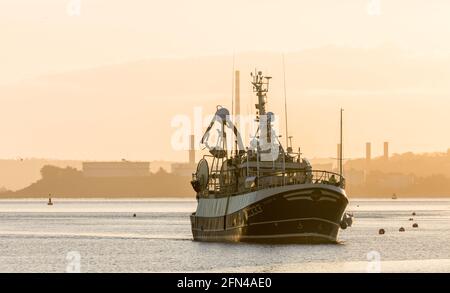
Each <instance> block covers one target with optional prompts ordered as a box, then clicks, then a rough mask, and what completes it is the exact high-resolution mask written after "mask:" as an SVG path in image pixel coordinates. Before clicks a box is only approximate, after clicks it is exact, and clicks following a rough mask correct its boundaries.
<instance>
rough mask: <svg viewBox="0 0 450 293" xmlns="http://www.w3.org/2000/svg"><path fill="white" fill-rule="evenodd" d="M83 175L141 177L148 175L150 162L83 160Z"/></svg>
mask: <svg viewBox="0 0 450 293" xmlns="http://www.w3.org/2000/svg"><path fill="white" fill-rule="evenodd" d="M82 166H83V176H85V177H142V176H149V175H150V162H130V161H126V160H122V161H119V162H83V165H82Z"/></svg>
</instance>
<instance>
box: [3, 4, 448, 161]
mask: <svg viewBox="0 0 450 293" xmlns="http://www.w3.org/2000/svg"><path fill="white" fill-rule="evenodd" d="M77 2H79V3H80V4H81V5H80V7H79V10H78V8H77V6H76V4H77ZM377 3H379V4H380V6H379V7H378V6H377ZM73 5H75V6H73ZM78 12H79V14H78ZM449 19H450V1H448V0H428V1H425V0H389V1H386V0H380V1H377V0H340V1H335V0H328V1H325V0H315V1H301V0H277V1H274V0H273V1H270V0H227V1H218V0H164V1H151V0H129V1H112V0H80V1H77V0H40V1H33V0H28V1H27V0H1V1H0V42H1V43H0V85H4V86H6V90H5V89H1V88H0V102H1V103H2V105H1V107H2V109H3V117H0V121H1V123H2V125H1V126H0V130H2V132H1V133H0V134H1V135H2V140H6V141H8V143H7V144H3V147H2V148H0V157H16V156H22V155H23V156H38V157H53V158H55V157H56V158H62V159H65V158H67V159H69V158H74V159H96V158H101V159H118V158H121V156H122V155H123V154H124V148H126V147H128V148H129V150H128V151H126V152H125V155H128V156H129V157H131V158H133V159H172V158H173V159H178V160H182V159H185V154H182V153H171V152H170V150H167V151H161V149H159V148H156V149H155V150H153V151H152V149H151V147H152V143H151V141H150V139H147V140H146V141H145V142H142V141H136V137H138V136H136V137H129V133H130V132H132V131H133V129H136V128H134V127H135V125H134V124H127V123H128V122H127V120H126V119H125V120H121V121H120V122H121V123H120V125H119V126H117V125H115V124H114V123H115V122H117V121H116V119H118V118H117V117H119V118H122V119H123V118H124V117H132V119H131V120H133V119H137V118H135V117H138V116H139V117H143V118H142V119H143V120H142V121H144V119H146V116H145V115H146V113H145V111H144V109H146V107H149V106H150V105H151V106H152V107H157V108H158V109H160V110H159V112H160V115H164V113H165V115H166V116H164V117H163V116H159V117H160V118H161V119H159V121H164V123H167V124H169V123H170V117H171V115H173V114H174V112H170V111H168V110H167V111H166V110H165V109H166V108H168V107H171V104H169V102H165V101H164V100H163V101H161V100H159V101H158V103H159V104H158V105H155V103H154V100H151V101H152V104H149V103H148V102H149V101H147V102H146V103H141V104H139V103H138V102H136V101H135V102H133V103H134V104H133V107H130V108H124V107H123V105H122V104H117V103H112V104H111V105H109V104H106V106H105V107H107V108H108V110H110V111H111V112H110V113H109V114H108V115H106V114H105V115H103V114H99V113H98V112H94V111H97V109H99V108H93V109H94V110H92V111H93V112H92V113H91V114H92V115H91V116H88V114H85V117H84V118H83V119H85V120H84V121H81V122H80V121H78V120H76V119H80V118H79V117H75V116H73V115H74V114H73V113H72V112H73V111H75V108H70V107H63V106H64V103H65V100H64V99H65V97H60V100H59V101H58V102H57V103H55V102H54V101H46V100H45V99H46V98H47V97H48V96H47V93H40V94H39V95H38V94H36V96H32V95H30V92H32V91H31V90H30V88H29V87H28V88H27V90H23V92H21V90H22V84H21V83H17V82H19V81H24V82H23V83H24V85H29V81H30V80H33V79H34V78H36V77H39V76H43V75H47V74H49V73H53V74H59V73H61V72H71V71H74V70H77V69H83V68H86V69H89V68H95V67H98V66H105V65H109V64H120V63H128V62H132V61H135V60H144V59H149V58H150V59H155V58H156V59H157V58H162V57H164V58H176V59H182V58H188V57H193V56H198V57H201V56H208V55H229V56H231V54H232V53H233V52H237V53H239V52H249V51H272V52H298V51H301V50H303V49H307V48H321V47H324V46H329V45H335V46H338V47H342V48H377V47H380V46H381V47H387V48H389V47H393V48H400V49H401V50H403V51H402V52H403V53H404V54H405V56H413V57H417V56H419V57H421V58H422V57H423V58H425V59H424V60H433V59H435V58H441V59H440V60H444V61H448V60H449V52H450V25H449V23H450V22H449ZM338 56H340V55H338ZM386 56H387V55H386ZM347 57H348V58H349V59H351V58H352V56H347ZM230 60H231V58H230ZM311 60H315V62H317V64H320V63H321V62H323V61H321V59H320V58H319V57H317V56H316V58H315V56H312V58H311ZM422 61H423V60H422ZM239 62H241V63H240V65H243V66H244V64H245V66H244V67H245V69H247V68H251V67H252V66H258V65H259V64H249V63H250V62H246V61H245V60H240V61H239ZM383 62H384V61H383ZM395 62H396V61H395V60H394V63H393V64H392V66H393V67H395V65H396V64H395ZM230 63H231V62H230ZM354 63H355V64H357V61H355V62H354ZM369 63H370V62H369ZM388 63H389V62H387V63H386V64H388ZM355 64H353V65H355ZM420 64H426V63H420ZM447 64H448V63H447ZM309 65H310V66H311V67H309V68H308V69H309V70H311V69H314V68H315V64H314V63H313V62H312V63H311V64H309ZM227 66H228V65H227ZM289 66H291V65H290V64H288V69H289ZM420 66H421V65H417V66H416V67H414V70H418V71H420ZM436 66H437V67H433V70H434V69H436V70H435V71H430V72H434V73H436V72H439V71H440V70H443V71H442V72H445V74H442V75H439V74H438V73H436V74H437V76H438V77H440V79H442V80H444V82H443V81H442V80H441V81H440V83H439V87H437V88H434V87H433V85H432V84H431V85H430V84H428V85H427V87H425V88H422V89H418V88H417V87H415V86H414V85H412V86H411V88H406V89H405V88H392V87H390V89H389V90H385V89H384V88H383V85H381V86H377V87H373V86H368V87H367V88H364V87H360V88H358V89H354V88H353V89H352V91H351V92H349V91H348V89H346V90H347V91H346V90H344V91H339V90H338V89H336V88H335V87H333V86H332V85H333V84H337V83H339V81H338V79H336V80H333V79H331V78H330V77H329V76H328V77H327V79H326V80H324V84H323V86H318V87H312V86H309V87H307V88H302V89H297V90H296V89H295V88H294V87H295V82H296V81H297V80H292V79H295V75H296V74H297V72H289V77H288V78H290V79H291V83H290V84H289V83H288V84H289V86H290V87H289V88H288V90H290V91H291V94H292V92H298V93H300V94H303V98H305V99H306V98H308V101H307V102H306V103H305V100H303V101H301V99H300V98H299V101H298V103H299V105H302V106H313V107H315V108H313V109H311V110H313V111H315V112H314V113H326V115H334V114H332V113H336V115H337V113H338V109H339V107H340V106H344V107H346V108H347V109H348V114H347V113H346V114H347V115H349V118H348V119H349V120H350V121H351V122H352V123H351V125H348V126H347V127H348V128H349V129H348V133H350V134H351V135H352V139H353V140H351V141H349V142H348V144H353V143H354V144H355V145H358V146H360V145H363V143H364V141H366V140H368V139H377V140H378V143H379V144H380V145H381V143H382V140H384V139H388V140H393V141H396V143H394V144H393V150H394V151H398V152H402V151H407V150H414V151H431V150H444V149H445V148H447V147H450V141H449V140H448V139H447V138H446V137H445V138H444V137H442V135H441V134H439V133H437V132H433V131H435V130H434V129H433V125H439V126H442V125H449V124H450V118H449V117H448V116H449V115H447V114H446V109H448V108H450V104H449V102H448V100H449V98H450V97H449V88H448V87H445V88H443V86H442V85H443V84H445V81H448V82H447V84H449V83H450V80H449V79H448V78H449V76H448V71H445V70H444V69H443V68H439V66H438V65H436ZM230 67H231V65H230ZM354 67H355V66H354ZM356 67H357V66H356ZM192 68H193V69H195V66H192ZM268 68H269V69H273V67H270V66H269V67H268ZM290 68H292V66H291V67H290ZM295 68H297V67H295ZM299 68H300V70H301V67H299ZM387 68H388V66H387ZM405 68H406V69H405ZM161 70H164V68H161ZM221 70H222V71H224V72H225V71H226V70H229V68H225V69H224V68H222V69H221ZM277 70H278V71H277V72H276V73H277V74H278V76H277V81H275V82H278V83H279V82H280V78H281V76H280V73H281V72H280V71H279V68H278V69H277ZM367 71H370V69H367ZM387 71H389V70H387ZM131 72H133V71H131ZM393 72H395V74H396V75H395V76H393V80H397V79H398V78H399V76H398V74H400V75H403V74H405V76H406V77H405V79H406V78H407V77H408V76H409V75H408V70H407V67H404V68H402V70H398V71H395V70H394V71H393ZM427 72H428V71H427ZM174 73H176V72H174ZM269 73H270V72H269ZM272 73H273V72H272ZM272 73H270V74H272ZM388 73H389V72H388ZM193 74H195V71H194V72H193ZM315 74H316V75H317V74H319V75H320V73H315ZM393 74H394V73H393ZM272 75H274V74H272ZM299 75H302V77H303V78H307V77H308V74H307V72H301V73H300V72H299ZM243 76H246V75H243ZM317 76H318V75H317ZM433 76H434V75H433ZM78 77H79V76H78ZM81 78H82V77H81ZM139 78H142V76H140V77H139ZM358 78H359V77H358V76H355V78H354V79H355V80H358ZM384 78H386V77H384ZM400 79H401V78H400ZM431 79H432V78H431ZM105 80H108V79H105ZM384 80H386V79H384ZM294 81H295V82H294ZM317 81H320V79H318V78H316V79H314V82H312V84H314V85H316V84H318V82H317ZM359 81H361V84H366V83H365V82H364V80H363V79H360V80H359ZM217 82H218V83H219V84H223V85H222V86H223V87H228V86H229V85H230V84H231V82H230V81H229V80H224V82H223V83H222V81H217ZM242 82H245V81H244V80H243V81H242ZM298 82H299V83H301V82H302V81H301V80H300V79H298ZM94 83H95V79H94ZM11 84H13V85H14V84H15V85H14V88H10V86H11ZM54 84H55V83H49V84H48V85H47V86H48V87H53V86H54ZM81 84H85V83H81ZM408 84H411V83H408ZM58 86H60V84H58ZM124 86H125V87H126V86H128V85H127V84H125V85H124ZM199 86H203V85H199ZM278 86H279V84H278ZM107 87H108V85H105V88H107ZM23 88H26V87H25V86H23ZM105 88H102V89H101V90H99V89H96V92H95V93H98V95H94V94H93V93H92V92H90V94H89V95H86V96H84V98H85V99H88V97H89V99H91V100H90V102H89V103H87V102H86V103H85V104H82V106H83V107H84V108H83V107H82V106H80V109H86V107H89V106H90V105H97V106H98V105H100V104H102V103H103V102H104V99H105V97H104V96H101V94H102V93H103V94H105V93H106V92H107V90H106V89H105ZM131 88H132V84H131V83H130V84H129V89H130V92H131V93H134V94H135V96H136V97H137V96H139V95H140V94H141V93H139V92H138V91H137V90H136V89H135V90H134V91H133V90H132V89H131ZM278 88H279V87H278ZM52 90H53V91H54V93H53V95H56V94H55V92H56V93H58V91H59V90H60V88H59V87H58V88H57V87H56V86H55V88H54V89H52ZM84 91H88V89H85V88H82V89H78V88H77V89H74V90H73V91H71V93H70V95H71V98H73V99H78V98H79V99H82V98H83V92H84ZM330 91H331V92H330ZM66 92H67V88H66V89H65V90H64V91H61V93H66ZM228 92H231V90H230V91H228V90H223V89H220V90H218V91H217V94H218V95H216V96H214V99H215V101H216V100H218V99H219V98H223V99H225V98H226V95H227V94H228ZM393 92H395V93H397V94H395V95H392V93H393ZM398 92H400V94H398ZM306 93H308V94H306ZM408 93H409V94H408ZM78 94H79V95H80V96H79V97H78V96H77V95H78ZM108 94H109V93H108ZM305 95H306V96H305ZM324 95H325V96H326V98H323V96H324ZM175 96H177V97H178V99H180V105H183V106H185V107H184V108H182V106H180V105H178V106H177V107H178V108H177V111H178V113H179V112H180V111H181V112H182V111H185V112H186V113H188V114H190V113H192V107H194V106H198V104H199V102H202V101H204V100H201V99H200V100H197V101H194V99H193V98H192V96H190V97H189V98H188V97H182V96H180V93H176V94H175V95H174V97H175ZM27 97H28V100H27ZM299 97H300V96H299ZM332 97H339V98H336V99H333V98H332ZM362 97H364V98H362ZM368 97H369V98H368ZM370 97H372V99H371V98H370ZM373 97H379V98H380V101H381V102H380V103H377V104H376V105H375V106H374V105H373V104H368V101H371V103H373V102H374V100H373ZM117 98H119V97H117ZM21 99H23V101H25V102H23V103H22V102H21V101H22V100H21ZM36 99H42V101H43V102H42V103H39V102H38V101H36ZM123 99H124V100H125V101H126V100H127V99H131V97H129V96H127V97H123ZM173 99H175V100H172V103H173V104H178V103H177V101H176V98H173ZM182 99H183V100H185V99H187V100H189V99H191V100H189V101H190V102H189V103H188V102H186V101H183V102H182V103H181V100H182ZM390 99H392V101H391V100H390ZM67 100H69V98H67ZM21 103H22V104H21ZM130 103H131V102H130ZM69 104H70V103H69ZM391 104H392V109H395V111H401V110H402V109H403V110H404V111H405V112H404V113H399V112H395V111H394V112H393V111H390V109H389V108H386V107H388V106H389V105H391ZM403 104H406V105H407V106H405V107H404V108H402V105H403ZM58 105H59V108H58V109H57V111H55V107H57V106H58ZM80 105H81V104H80ZM33 107H36V108H33ZM80 109H76V110H80ZM34 110H36V111H38V110H39V111H40V112H39V115H37V116H36V117H37V118H36V119H39V123H40V124H39V127H37V124H36V123H35V122H36V121H34V120H31V119H30V121H27V122H23V123H17V125H18V126H15V125H16V124H15V123H11V119H14V117H21V115H23V113H24V112H27V113H30V115H36V114H33V111H34ZM127 110H128V111H129V112H124V111H127ZM302 110H303V111H304V108H302ZM374 110H377V111H378V114H377V115H379V114H380V112H381V111H383V112H384V114H383V115H382V117H381V118H386V119H380V116H374V114H373V113H372V111H374ZM71 111H72V112H71ZM86 111H87V112H89V110H86ZM174 111H175V110H174ZM352 111H353V115H352V114H351V113H352ZM56 112H57V113H56ZM152 112H155V110H154V109H153V110H152ZM0 113H1V112H0ZM96 115H97V116H98V115H100V116H101V119H102V120H101V123H100V124H101V125H103V126H102V128H98V129H96V131H98V132H100V131H103V132H102V135H103V136H102V137H103V138H104V140H103V143H101V146H99V145H97V146H94V147H92V146H90V147H89V149H90V151H86V149H87V147H88V146H86V145H85V144H84V145H83V144H81V145H79V144H77V143H75V140H73V141H72V140H70V139H63V141H62V142H61V141H59V142H58V143H56V142H55V141H53V140H52V138H53V137H54V134H55V132H56V133H58V131H61V134H58V135H59V136H60V137H64V135H69V134H70V133H64V131H63V130H62V129H68V130H69V132H72V133H73V135H74V137H76V138H77V140H76V141H80V140H83V139H88V138H89V139H91V138H99V136H98V132H92V133H90V132H89V131H90V130H91V127H90V125H92V123H94V122H95V119H96V118H95V117H97V116H96ZM102 115H103V116H102ZM121 115H123V116H121ZM5 117H8V119H9V120H6V119H7V118H5ZM55 118H56V119H55ZM153 118H154V117H153ZM331 118H332V119H334V120H336V118H337V116H331ZM365 118H367V119H369V118H371V120H370V123H369V122H367V121H366V123H362V121H364V119H365ZM375 118H376V119H375ZM388 118H389V119H388ZM65 119H66V120H65ZM70 119H74V120H73V121H75V120H76V122H77V123H78V124H77V123H75V122H74V123H73V124H70V122H73V121H72V120H70ZM107 119H111V121H107ZM148 119H149V120H150V119H151V117H149V118H148ZM358 119H360V120H358ZM432 119H434V120H432ZM397 120H398V121H400V122H401V123H403V124H400V125H401V127H402V128H403V129H399V128H395V127H394V128H392V125H393V124H395V122H396V121H397ZM133 121H134V122H133V123H137V124H139V127H138V129H139V131H141V132H142V131H145V129H148V130H149V132H150V131H152V130H151V127H152V126H154V125H153V124H152V123H151V121H150V122H148V124H143V123H141V122H142V121H141V120H140V121H137V120H133ZM430 121H431V122H430ZM27 123H29V124H27ZM66 123H67V125H66ZM130 123H131V122H130ZM291 123H292V124H293V125H292V126H291V128H292V129H293V131H297V132H298V133H296V134H297V137H303V138H304V140H314V137H315V136H317V133H313V132H312V131H311V130H310V129H311V128H309V127H306V126H305V125H302V126H298V127H297V126H296V125H295V122H291ZM414 123H417V125H414ZM58 124H59V125H60V126H58ZM69 125H70V126H69ZM77 125H78V126H77ZM111 125H114V128H108V127H112V126H111ZM360 125H365V128H364V130H363V129H360ZM34 126H36V129H33V127H34ZM144 126H145V127H146V128H144ZM169 126H170V125H169ZM169 126H168V127H169ZM27 127H28V128H27ZM58 127H59V128H58ZM77 127H79V128H77ZM322 127H325V126H323V125H322ZM296 129H297V130H296ZM302 131H303V132H302ZM166 132H167V131H166ZM428 132H433V133H431V134H430V133H428ZM19 133H20V134H19ZM33 133H39V135H38V134H36V136H35V137H34V140H26V139H24V137H32V135H33ZM80 133H86V135H87V136H86V137H83V136H82V135H81V134H80ZM125 133H127V134H126V135H128V136H126V137H127V138H128V139H130V140H131V141H132V142H129V145H128V144H121V143H117V144H115V143H113V142H114V139H113V137H117V136H120V135H125ZM333 133H336V131H335V130H333ZM76 135H78V136H76ZM426 135H428V137H427V140H426V141H420V139H419V138H418V137H420V136H426ZM19 136H20V137H19ZM67 138H69V136H67ZM164 140H165V141H164V143H163V144H162V145H164V148H165V149H167V148H166V146H167V145H168V143H167V137H164ZM64 141H66V142H67V143H66V144H64ZM314 142H315V143H316V142H317V143H320V142H319V139H318V138H316V140H314ZM419 142H420V143H419ZM153 143H154V142H153ZM326 143H327V146H326V147H327V149H329V150H330V151H326V150H325V148H323V147H322V148H321V147H319V148H315V147H314V144H310V145H307V149H308V151H309V154H310V156H334V155H335V154H334V152H335V145H334V143H335V137H333V138H332V139H330V140H329V141H326ZM136 145H142V146H143V147H142V148H141V149H136V150H134V149H133V148H132V146H133V147H135V146H136ZM104 146H108V147H107V150H106V149H105V147H104ZM144 147H145V148H144ZM380 149H381V147H380ZM79 150H82V151H81V153H79V152H78V151H79ZM348 151H349V154H348V155H349V156H359V155H360V154H361V155H362V154H363V150H361V147H350V149H348Z"/></svg>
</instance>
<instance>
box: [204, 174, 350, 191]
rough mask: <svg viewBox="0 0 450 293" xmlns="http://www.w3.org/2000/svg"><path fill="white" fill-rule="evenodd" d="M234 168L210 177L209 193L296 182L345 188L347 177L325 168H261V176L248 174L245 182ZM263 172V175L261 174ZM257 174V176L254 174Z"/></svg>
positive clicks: (257, 188) (249, 189)
mask: <svg viewBox="0 0 450 293" xmlns="http://www.w3.org/2000/svg"><path fill="white" fill-rule="evenodd" d="M232 172H234V170H230V171H229V172H228V171H227V172H225V173H221V174H217V173H216V174H215V176H212V177H211V178H210V179H209V186H208V187H209V193H213V194H217V195H220V194H228V195H230V194H231V195H236V194H240V193H244V192H250V191H257V190H261V189H268V188H274V187H280V186H286V185H295V184H329V185H333V186H337V187H340V188H345V178H344V177H343V176H341V175H339V174H338V173H334V172H330V171H325V170H303V169H302V170H292V169H291V170H286V171H274V172H270V171H267V170H260V176H259V177H258V176H256V174H252V173H250V174H248V176H247V177H246V180H245V182H241V181H239V182H236V180H235V177H233V175H234V174H232ZM261 174H262V175H261ZM252 175H255V176H252Z"/></svg>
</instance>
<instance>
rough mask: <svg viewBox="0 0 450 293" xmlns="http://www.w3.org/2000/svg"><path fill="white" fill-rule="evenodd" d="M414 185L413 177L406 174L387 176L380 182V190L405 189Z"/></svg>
mask: <svg viewBox="0 0 450 293" xmlns="http://www.w3.org/2000/svg"><path fill="white" fill-rule="evenodd" d="M413 184H414V176H413V175H406V174H387V175H385V176H383V178H382V179H381V180H380V187H382V188H392V189H395V188H399V189H400V188H407V187H409V186H411V185H413Z"/></svg>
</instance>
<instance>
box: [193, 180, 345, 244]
mask: <svg viewBox="0 0 450 293" xmlns="http://www.w3.org/2000/svg"><path fill="white" fill-rule="evenodd" d="M258 193H259V194H258ZM240 197H241V198H236V199H234V197H230V198H228V199H226V204H222V205H225V211H224V212H222V213H220V210H221V207H220V204H217V205H216V206H215V210H216V211H217V214H216V215H211V214H207V215H205V214H202V212H201V209H200V210H199V209H197V212H196V213H194V214H192V215H191V226H192V234H193V238H194V240H197V241H211V242H254V243H271V244H272V243H286V244H289V243H336V242H337V237H338V232H339V228H340V222H341V220H342V216H343V214H344V212H345V209H346V207H347V204H348V200H347V197H346V195H345V191H344V190H343V189H341V188H339V187H335V186H330V185H326V184H310V185H305V184H303V185H298V186H290V187H289V188H286V187H284V188H283V187H280V188H272V189H270V190H265V191H264V194H262V195H261V192H260V191H259V192H256V193H249V194H247V195H245V194H244V195H240ZM246 197H247V198H246ZM233 200H234V201H235V202H232V201H233ZM209 201H210V202H209V203H208V204H209V205H211V204H213V202H211V201H213V199H210V200H209ZM222 201H223V200H222ZM237 201H240V204H241V205H242V207H239V202H237ZM236 202H237V203H236ZM199 204H200V203H199ZM208 208H211V207H208Z"/></svg>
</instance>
